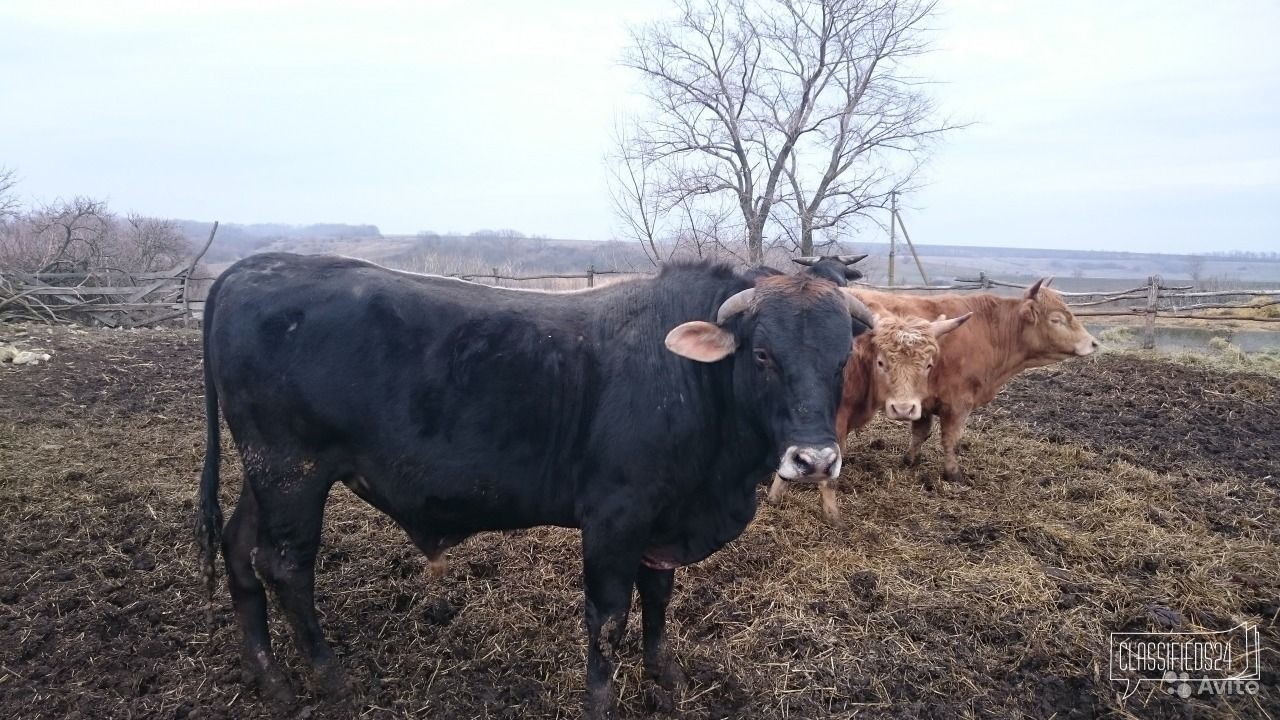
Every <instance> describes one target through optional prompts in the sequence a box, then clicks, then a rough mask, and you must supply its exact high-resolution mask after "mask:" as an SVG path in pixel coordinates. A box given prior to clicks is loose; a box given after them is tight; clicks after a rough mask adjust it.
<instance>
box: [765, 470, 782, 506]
mask: <svg viewBox="0 0 1280 720" xmlns="http://www.w3.org/2000/svg"><path fill="white" fill-rule="evenodd" d="M786 494H787V481H786V480H783V479H782V476H781V475H779V474H778V473H774V474H773V485H770V486H769V494H768V495H766V496H765V499H766V500H768V501H769V503H770V504H771V505H777V504H778V503H780V502H782V496H783V495H786Z"/></svg>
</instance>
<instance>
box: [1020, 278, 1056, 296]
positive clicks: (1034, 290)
mask: <svg viewBox="0 0 1280 720" xmlns="http://www.w3.org/2000/svg"><path fill="white" fill-rule="evenodd" d="M1050 280H1053V277H1052V276H1050V277H1042V278H1040V279H1039V280H1037V281H1035V282H1034V283H1032V285H1031V287H1029V288H1027V292H1026V295H1025V297H1026V298H1027V299H1028V300H1034V299H1035V297H1036V295H1037V294H1039V292H1040V288H1042V287H1044V286H1045V285H1048V284H1049V281H1050Z"/></svg>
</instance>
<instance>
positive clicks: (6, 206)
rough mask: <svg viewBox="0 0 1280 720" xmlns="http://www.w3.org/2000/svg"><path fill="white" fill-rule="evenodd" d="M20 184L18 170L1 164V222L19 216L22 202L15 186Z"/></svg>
mask: <svg viewBox="0 0 1280 720" xmlns="http://www.w3.org/2000/svg"><path fill="white" fill-rule="evenodd" d="M17 186H18V171H17V170H14V169H13V168H8V167H4V166H3V165H0V222H4V221H5V220H9V219H12V218H15V217H17V216H18V210H19V209H20V208H21V204H20V203H19V202H18V194H17V193H16V192H14V188H15V187H17Z"/></svg>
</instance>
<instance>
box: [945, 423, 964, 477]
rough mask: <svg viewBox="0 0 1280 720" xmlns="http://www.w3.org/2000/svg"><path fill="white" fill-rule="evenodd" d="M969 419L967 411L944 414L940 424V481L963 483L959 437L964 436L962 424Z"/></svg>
mask: <svg viewBox="0 0 1280 720" xmlns="http://www.w3.org/2000/svg"><path fill="white" fill-rule="evenodd" d="M968 419H969V411H968V410H961V411H956V412H950V413H947V414H944V415H943V416H942V418H941V420H942V422H941V424H942V452H943V472H942V479H944V480H946V481H947V482H952V483H962V482H964V473H963V472H961V471H960V437H961V436H962V435H964V424H965V422H966V421H968Z"/></svg>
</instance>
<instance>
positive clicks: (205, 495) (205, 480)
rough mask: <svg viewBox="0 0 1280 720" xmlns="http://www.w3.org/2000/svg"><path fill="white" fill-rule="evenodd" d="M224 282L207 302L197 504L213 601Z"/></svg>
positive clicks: (207, 585) (218, 515)
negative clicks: (215, 342)
mask: <svg viewBox="0 0 1280 720" xmlns="http://www.w3.org/2000/svg"><path fill="white" fill-rule="evenodd" d="M221 284H222V283H220V282H215V283H214V286H213V287H212V288H211V289H210V290H209V297H208V298H207V299H206V300H205V305H204V320H203V322H202V323H201V324H202V325H203V332H202V334H203V336H204V338H203V339H204V343H203V347H204V357H203V360H204V418H205V423H206V425H207V434H206V436H205V451H204V472H203V473H202V474H201V475H200V495H199V497H198V498H197V500H196V523H195V532H196V545H197V546H198V547H199V549H200V569H201V573H202V574H203V576H204V584H205V591H206V592H207V594H208V597H209V599H210V600H212V599H213V595H214V592H215V590H216V589H217V570H216V569H215V564H216V563H217V560H218V546H219V545H220V544H221V543H222V507H221V506H220V505H219V504H218V465H219V462H220V460H221V457H222V429H221V428H220V427H219V422H218V388H217V386H216V385H215V384H214V382H213V368H212V367H211V366H210V364H209V328H210V327H212V325H213V305H214V298H215V297H216V295H217V290H218V286H219V285H221Z"/></svg>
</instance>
